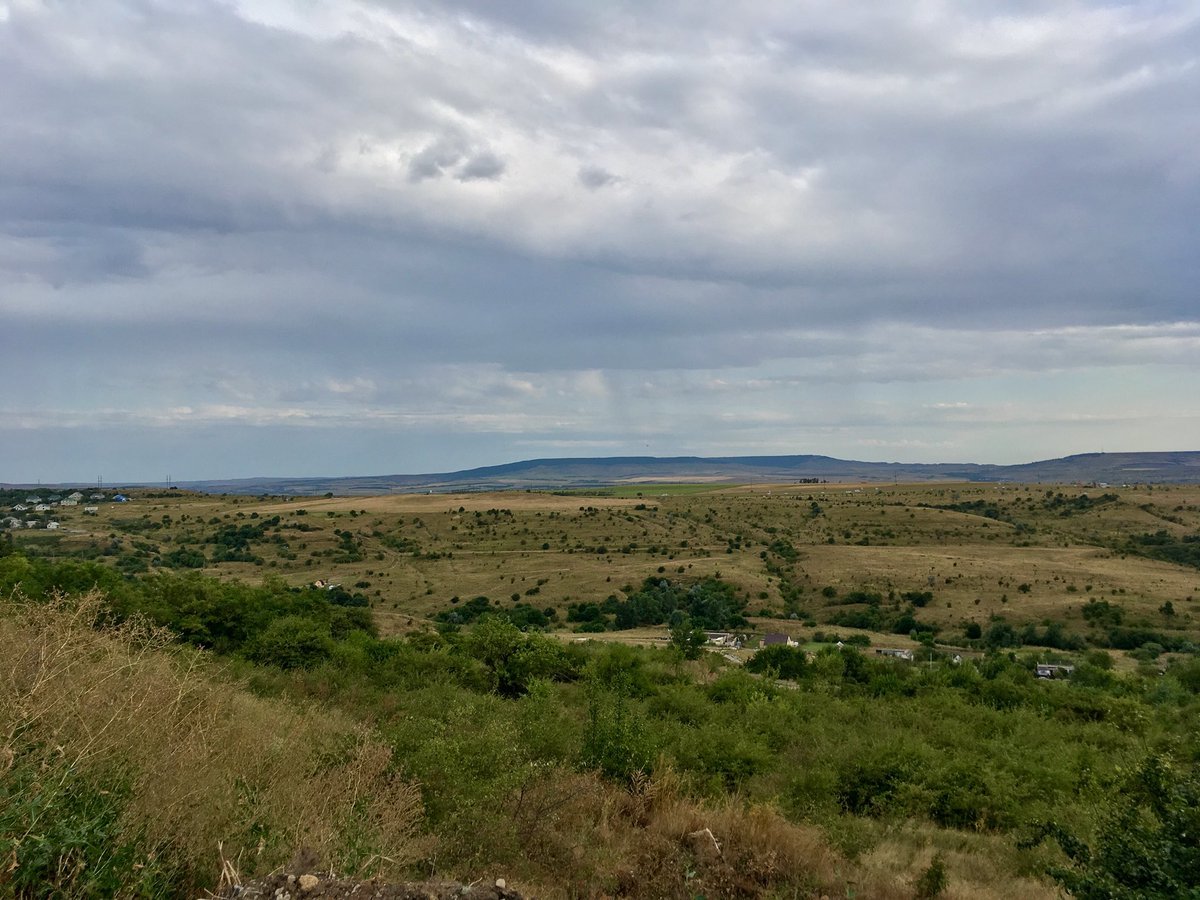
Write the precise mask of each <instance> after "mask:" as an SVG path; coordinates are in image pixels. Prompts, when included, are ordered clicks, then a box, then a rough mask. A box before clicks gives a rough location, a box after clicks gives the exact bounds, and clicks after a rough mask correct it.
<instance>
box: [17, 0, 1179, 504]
mask: <svg viewBox="0 0 1200 900" xmlns="http://www.w3.org/2000/svg"><path fill="white" fill-rule="evenodd" d="M1198 59H1200V9H1197V8H1196V6H1195V4H1194V3H1192V2H1190V0H1163V2H1154V3H1150V2H1143V3H1115V2H1113V3H1104V2H1088V0H1085V2H1079V3H1072V4H1061V5H1052V4H1051V5H1047V4H1041V3H1037V4H1035V3H1032V2H1029V3H1026V2H1018V3H1012V2H1005V3H1001V2H999V0H970V2H966V3H951V2H933V3H928V2H916V0H913V2H897V3H889V4H844V3H837V2H833V0H821V2H818V0H801V2H799V3H788V4H785V3H776V2H770V3H768V2H758V0H752V2H749V3H745V4H734V5H730V4H718V3H710V2H698V3H689V4H678V3H668V2H649V3H632V2H612V3H603V4H599V3H597V4H584V3H551V2H543V0H536V2H523V3H515V4H499V3H485V2H479V0H449V2H444V3H431V2H426V0H411V2H407V0H329V2H325V3H321V4H313V3H305V2H300V0H228V2H218V0H194V2H188V3H177V2H168V0H91V2H87V3H84V2H75V0H71V2H61V3H48V2H42V0H0V84H3V85H5V89H4V90H0V119H2V121H3V122H4V123H5V124H4V128H3V129H2V130H0V343H2V344H3V348H4V351H5V358H6V362H7V364H8V365H7V368H8V371H9V376H8V379H7V380H8V385H7V389H6V391H5V394H4V399H3V400H0V440H4V441H5V444H6V446H8V447H12V448H15V449H14V450H13V452H12V453H10V454H7V456H6V457H5V465H4V466H0V481H3V480H10V481H11V480H20V479H33V478H39V477H40V478H43V479H47V480H49V479H54V478H88V479H90V478H92V477H94V476H95V474H96V472H95V469H96V468H97V467H105V466H108V467H118V466H125V467H126V468H127V471H125V472H122V473H116V472H111V468H110V473H111V474H112V475H114V476H120V475H123V476H124V477H130V478H135V477H144V476H146V475H148V474H151V473H157V472H158V470H160V469H162V467H163V465H164V463H165V458H167V457H170V458H174V459H176V460H178V462H177V463H176V465H175V467H174V468H175V469H179V470H180V471H182V468H186V467H189V466H190V467H192V468H194V469H196V474H197V477H199V475H200V470H201V469H203V470H204V472H203V474H205V475H212V476H233V475H245V474H261V473H264V472H276V473H279V474H285V473H289V472H303V471H311V472H322V473H336V472H348V473H349V472H365V471H404V470H416V469H430V468H438V467H439V466H441V465H442V464H443V463H447V464H448V461H451V460H452V461H453V462H454V464H455V465H468V464H472V463H478V464H485V463H491V462H499V461H502V460H504V459H510V458H516V457H520V456H530V455H554V454H556V453H558V452H570V453H574V454H589V453H613V452H631V451H636V452H662V453H681V452H696V453H706V452H713V453H716V452H720V453H730V452H760V451H762V452H767V451H769V452H821V453H830V454H833V455H842V456H858V457H872V458H891V457H893V456H894V457H896V458H906V459H921V460H929V461H933V460H936V459H968V458H970V459H977V460H980V461H998V462H1003V461H1018V460H1023V459H1027V458H1030V457H1031V456H1051V455H1056V454H1059V453H1066V452H1076V451H1085V450H1093V449H1098V447H1099V446H1101V445H1103V446H1105V447H1107V448H1109V449H1122V448H1127V449H1164V448H1180V447H1195V446H1197V445H1200V409H1198V408H1197V406H1196V402H1195V399H1194V397H1193V396H1192V393H1194V392H1191V391H1189V390H1187V385H1189V384H1192V385H1194V384H1195V383H1196V380H1197V375H1200V371H1198V370H1200V304H1198V301H1197V298H1196V289H1195V286H1196V285H1197V284H1200V231H1198V230H1197V228H1196V225H1195V223H1196V221H1197V219H1198V218H1200V155H1197V153H1196V151H1195V148H1196V146H1197V145H1200V104H1198V103H1197V102H1196V99H1195V98H1196V97H1200V64H1198V62H1197V60H1198ZM963 410H968V413H964V412H962V411H963ZM184 434H192V435H195V436H196V439H195V440H194V441H188V440H182V439H180V436H181V435H184ZM331 434H337V435H341V436H342V438H343V439H337V438H331V437H330V435H331ZM281 435H286V437H285V438H281V437H280V436H281ZM223 439H224V440H226V441H227V443H228V446H229V447H230V448H231V452H230V454H228V455H223V454H220V453H214V451H213V448H214V447H218V446H220V444H221V441H222V440H223ZM237 447H242V448H245V452H244V453H242V454H241V455H239V453H237V452H234V449H235V448H237ZM106 460H107V461H106ZM181 477H182V476H181Z"/></svg>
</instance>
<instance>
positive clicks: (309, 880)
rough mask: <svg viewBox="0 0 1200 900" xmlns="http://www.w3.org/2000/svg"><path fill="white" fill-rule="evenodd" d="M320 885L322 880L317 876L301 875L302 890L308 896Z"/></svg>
mask: <svg viewBox="0 0 1200 900" xmlns="http://www.w3.org/2000/svg"><path fill="white" fill-rule="evenodd" d="M320 883H321V879H320V878H318V877H317V876H316V875H301V876H300V890H302V891H304V893H306V894H307V893H308V892H309V891H311V890H313V889H315V888H316V886H317V885H318V884H320Z"/></svg>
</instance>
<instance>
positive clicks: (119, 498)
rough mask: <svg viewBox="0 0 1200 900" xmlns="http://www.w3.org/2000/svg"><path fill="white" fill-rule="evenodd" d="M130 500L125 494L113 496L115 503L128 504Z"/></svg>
mask: <svg viewBox="0 0 1200 900" xmlns="http://www.w3.org/2000/svg"><path fill="white" fill-rule="evenodd" d="M128 502H129V498H128V497H126V496H125V495H124V494H113V503H128Z"/></svg>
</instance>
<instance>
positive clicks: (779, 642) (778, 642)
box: [762, 631, 800, 647]
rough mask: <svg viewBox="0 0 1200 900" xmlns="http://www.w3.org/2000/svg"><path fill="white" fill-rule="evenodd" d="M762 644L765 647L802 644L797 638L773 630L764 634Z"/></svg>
mask: <svg viewBox="0 0 1200 900" xmlns="http://www.w3.org/2000/svg"><path fill="white" fill-rule="evenodd" d="M762 645H763V646H764V647H775V646H782V647H798V646H800V645H799V644H798V643H797V642H796V641H795V640H793V639H792V638H791V637H789V636H788V635H786V634H783V633H781V632H777V631H772V632H769V633H768V634H765V635H763V639H762Z"/></svg>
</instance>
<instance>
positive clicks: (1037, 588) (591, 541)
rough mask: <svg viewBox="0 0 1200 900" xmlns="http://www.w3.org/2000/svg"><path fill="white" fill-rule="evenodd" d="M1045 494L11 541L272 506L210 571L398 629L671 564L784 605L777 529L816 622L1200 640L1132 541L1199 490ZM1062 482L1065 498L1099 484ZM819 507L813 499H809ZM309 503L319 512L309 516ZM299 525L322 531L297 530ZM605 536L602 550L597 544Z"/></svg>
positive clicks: (773, 500) (561, 604)
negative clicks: (318, 598) (283, 588)
mask: <svg viewBox="0 0 1200 900" xmlns="http://www.w3.org/2000/svg"><path fill="white" fill-rule="evenodd" d="M646 487H647V488H650V486H646ZM1047 490H1048V489H1047V488H1046V487H1044V486H1037V487H1026V488H1016V487H1011V486H994V485H985V486H980V485H950V486H946V485H940V486H928V485H898V486H889V487H882V488H881V487H878V486H861V487H858V488H855V487H853V486H843V485H839V486H836V487H835V486H830V485H821V486H803V487H796V486H793V487H786V486H784V487H762V486H755V487H741V488H721V489H717V490H713V489H712V488H711V486H707V485H705V486H700V487H699V488H697V489H696V490H691V489H687V490H684V489H680V488H674V489H672V491H670V492H662V493H661V494H660V493H655V492H654V491H653V489H652V488H651V489H650V490H645V489H643V493H644V494H645V496H643V497H641V498H638V497H637V496H636V495H635V496H631V497H609V496H606V497H585V496H577V495H573V496H556V495H550V494H538V493H524V492H521V493H504V494H464V495H457V496H447V495H436V496H430V495H408V496H404V495H400V496H388V497H356V498H332V499H296V500H290V501H281V500H278V499H274V500H273V499H269V498H268V499H261V500H260V499H250V498H220V497H201V496H194V495H184V496H180V497H178V498H172V499H163V498H159V499H146V500H138V501H136V502H135V503H133V504H130V505H126V506H116V505H106V506H104V507H102V509H101V515H100V516H98V517H86V516H83V515H82V513H80V512H78V511H63V512H62V514H61V519H62V522H63V524H64V526H65V529H66V530H65V532H60V533H59V534H50V533H47V532H36V531H21V532H19V533H17V534H16V536H15V537H16V541H17V544H18V546H27V547H29V548H30V549H31V550H37V551H40V552H45V553H50V554H54V553H56V552H68V551H78V550H84V551H85V552H91V553H99V552H102V551H103V550H104V549H105V548H108V547H115V548H116V553H117V554H124V555H127V556H141V557H144V559H145V561H147V562H150V561H152V560H153V559H154V558H155V557H156V556H161V555H165V554H167V553H169V552H170V551H171V550H172V549H176V548H178V547H180V546H182V545H183V544H184V542H190V543H189V544H187V545H188V546H192V547H195V548H197V549H199V550H200V551H202V552H205V553H206V554H207V555H210V556H211V552H212V549H213V545H211V544H207V545H206V544H204V543H203V541H204V540H205V539H206V537H209V536H211V535H212V533H213V532H214V531H215V530H216V529H217V528H218V527H219V526H221V525H229V524H235V525H236V524H251V523H253V522H255V521H256V519H255V518H254V516H256V515H257V516H258V517H259V518H258V520H257V521H261V519H263V518H267V517H271V516H275V515H278V516H280V517H281V527H280V528H279V529H278V530H275V529H272V530H271V532H273V533H274V534H277V535H278V537H279V540H281V541H285V542H286V545H284V544H280V543H272V542H271V540H270V539H271V537H272V534H270V533H269V534H268V535H267V536H266V537H265V538H264V539H263V540H259V541H256V542H254V543H253V545H252V547H251V550H252V552H253V553H254V554H256V555H258V556H259V557H260V558H261V559H262V560H263V564H262V565H253V564H250V563H239V562H227V563H220V564H217V565H210V566H209V567H207V568H206V571H209V572H215V573H218V574H221V575H224V576H227V577H234V578H250V579H257V578H260V577H261V576H262V575H263V574H266V573H267V572H270V573H271V574H278V575H280V576H282V577H283V578H285V579H286V580H287V581H289V582H290V583H293V584H300V583H304V582H306V581H312V580H315V579H317V578H326V579H331V580H333V581H337V582H339V583H342V584H344V585H345V586H347V587H350V586H352V585H355V584H363V583H365V584H366V587H363V588H361V590H363V592H364V593H366V594H367V595H368V597H370V598H371V600H372V603H373V605H374V606H375V608H376V609H377V611H378V615H379V618H380V621H381V624H382V625H383V626H384V627H385V628H387V629H392V630H404V629H406V628H408V627H410V622H411V623H413V624H419V623H420V621H421V620H422V619H424V618H425V617H428V616H429V615H430V614H432V613H433V612H435V611H437V610H439V609H443V608H445V607H446V605H447V603H448V601H449V599H450V598H451V597H455V596H457V597H462V598H464V599H465V598H469V597H473V596H478V595H486V596H490V597H492V598H493V599H495V600H502V599H507V598H508V597H509V596H510V595H511V594H513V593H516V594H519V595H520V596H521V598H522V599H523V600H526V601H528V602H531V603H535V604H537V605H538V606H539V607H541V606H545V607H549V608H554V609H557V610H559V611H560V612H561V611H562V610H563V609H564V608H565V606H566V605H567V604H568V603H570V602H575V601H579V600H601V599H603V598H604V597H606V596H608V595H609V594H610V593H614V592H617V591H619V589H620V588H622V587H623V586H625V585H628V584H632V585H637V584H639V583H640V582H641V581H642V579H643V578H645V577H646V576H648V575H652V574H656V573H659V570H660V569H661V571H662V573H663V574H668V575H686V576H688V577H693V576H697V577H698V576H702V575H708V574H715V573H717V572H720V573H721V577H723V578H725V579H727V580H730V581H732V582H734V583H736V584H737V585H739V586H740V588H741V589H742V591H743V592H744V594H745V595H746V596H748V597H749V598H750V602H751V608H752V609H754V610H757V609H759V608H766V609H770V610H775V611H777V612H781V611H783V609H784V601H783V596H782V592H781V584H780V581H779V578H778V577H776V576H773V575H772V574H771V573H770V572H768V570H767V565H766V561H764V560H763V559H762V558H760V556H761V554H762V552H763V551H764V550H765V549H767V548H768V547H769V546H770V544H771V543H772V542H773V541H776V540H783V541H786V542H787V543H789V544H791V545H793V546H795V548H796V549H797V550H798V551H799V557H798V559H797V560H796V561H795V565H794V568H795V571H794V576H793V577H794V581H795V585H796V586H797V587H798V588H799V589H800V590H801V591H802V593H801V595H800V598H801V599H800V601H799V606H800V607H801V609H802V611H803V612H804V613H806V614H808V615H811V616H813V617H814V618H815V619H816V620H817V621H818V622H819V621H822V619H823V617H824V616H825V615H826V613H827V607H829V606H830V604H829V603H828V601H827V600H826V599H825V598H822V597H821V596H820V595H819V593H818V592H819V590H820V589H821V588H823V587H825V586H833V587H835V588H837V589H838V591H839V592H840V593H843V594H844V593H845V592H847V591H849V590H853V589H856V588H860V589H863V588H865V589H871V590H879V591H882V592H884V593H886V591H887V590H889V589H895V590H896V591H898V592H900V591H905V590H926V589H928V590H932V591H933V592H934V595H935V602H934V603H933V604H931V605H930V606H929V607H927V608H926V609H924V610H922V613H921V615H922V618H923V619H926V620H928V621H931V622H934V623H937V624H939V625H942V626H945V627H948V628H950V629H958V628H961V627H962V626H963V625H964V624H965V623H967V622H970V621H977V622H980V623H984V624H985V623H986V622H987V621H988V619H989V617H990V616H992V615H1003V616H1005V617H1006V618H1007V619H1008V620H1009V621H1010V622H1013V623H1014V624H1016V625H1021V624H1024V623H1027V622H1035V623H1041V622H1044V621H1046V620H1054V621H1061V622H1063V623H1065V624H1066V625H1067V626H1068V627H1069V628H1070V629H1072V630H1083V628H1084V627H1085V625H1084V622H1083V619H1082V617H1081V612H1080V611H1081V608H1082V606H1083V604H1084V603H1086V601H1087V600H1089V599H1106V600H1109V601H1111V602H1119V603H1120V604H1121V605H1122V606H1123V607H1124V608H1125V609H1126V610H1127V612H1128V614H1129V615H1130V616H1131V617H1133V618H1136V619H1140V620H1142V621H1144V622H1145V623H1146V624H1148V625H1150V626H1152V627H1155V628H1168V629H1175V630H1178V631H1179V632H1180V633H1183V634H1187V635H1190V636H1191V637H1193V638H1197V637H1200V620H1197V619H1196V617H1195V616H1194V615H1193V613H1192V606H1191V604H1192V603H1193V602H1194V598H1195V597H1198V596H1200V572H1197V571H1196V570H1194V569H1191V568H1188V567H1182V566H1177V565H1172V564H1169V563H1165V562H1160V561H1156V560H1153V559H1147V558H1143V557H1139V556H1133V555H1127V554H1123V553H1122V552H1120V548H1122V547H1123V545H1124V544H1125V543H1126V542H1127V540H1128V538H1129V536H1130V535H1133V534H1138V533H1147V532H1154V531H1157V530H1159V529H1166V530H1167V531H1168V532H1170V533H1172V534H1179V535H1182V534H1186V533H1190V532H1194V531H1196V529H1197V528H1200V488H1197V487H1170V488H1164V487H1159V488H1155V489H1153V490H1148V489H1139V490H1134V489H1120V490H1117V491H1114V493H1117V494H1118V495H1119V500H1118V501H1116V502H1113V503H1107V504H1103V505H1100V506H1097V507H1095V508H1092V509H1089V510H1085V511H1082V512H1073V513H1071V514H1069V515H1063V514H1062V509H1061V508H1060V507H1057V506H1054V505H1052V504H1051V505H1047V504H1048V502H1049V501H1047V498H1046V491H1047ZM1059 490H1060V489H1058V488H1055V489H1053V490H1052V493H1053V492H1055V491H1059ZM1061 492H1062V493H1063V494H1064V495H1066V496H1067V497H1068V498H1069V497H1074V496H1077V495H1079V494H1081V493H1086V492H1085V491H1082V490H1080V489H1071V488H1062V489H1061ZM1090 493H1091V495H1092V496H1096V495H1097V494H1098V493H1101V492H1099V491H1096V490H1094V489H1093V490H1092V491H1091V492H1090ZM812 503H816V504H817V505H818V506H819V507H820V510H821V511H820V514H819V515H815V516H814V515H813V514H812V512H813V511H812V507H811V504H812ZM971 503H986V504H989V505H991V506H992V507H994V508H995V509H996V510H997V511H998V514H999V515H1000V516H1002V518H1001V519H997V518H989V517H988V516H986V515H980V514H977V513H973V512H962V511H956V510H954V509H945V508H935V507H946V506H955V505H957V506H960V507H962V506H964V505H966V504H971ZM639 507H641V508H639ZM300 510H304V511H305V513H306V515H303V516H300V515H297V513H298V512H299V511H300ZM498 510H503V513H500V514H497V513H496V512H494V511H498ZM214 519H215V520H216V522H213V521H212V520H214ZM297 524H299V525H303V526H304V527H307V528H310V529H313V530H312V531H308V532H305V533H301V532H298V531H296V530H294V529H290V528H289V527H288V526H295V525H297ZM154 526H158V527H154ZM335 530H336V531H348V532H351V533H352V535H353V541H354V542H355V544H356V545H357V547H358V552H357V554H356V556H357V557H358V558H347V557H346V556H345V555H344V554H339V552H338V549H337V548H338V547H339V544H340V542H341V538H340V537H339V536H338V535H335V534H334V532H335ZM397 541H399V542H400V543H397ZM830 541H832V543H831V542H830ZM685 543H686V546H684V545H685ZM397 547H402V548H406V549H396V548H397ZM412 547H415V548H418V549H419V555H418V556H414V554H413V552H411V549H408V548H412ZM543 547H546V548H547V549H543ZM600 548H603V550H604V551H605V552H603V553H598V552H596V551H597V550H598V549H600ZM626 549H628V551H629V552H623V551H625V550H626ZM293 555H294V557H295V558H289V557H290V556H293ZM102 558H107V559H109V560H110V561H115V560H116V559H117V557H116V556H112V557H102ZM339 560H341V561H339ZM1021 584H1028V585H1029V590H1028V592H1020V591H1018V590H1017V587H1018V586H1019V585H1021ZM531 589H536V590H535V592H534V593H533V594H531V595H527V592H528V591H530V590H531ZM762 595H765V596H762ZM760 597H761V599H760ZM1167 601H1171V602H1172V603H1173V605H1174V607H1175V609H1176V612H1177V615H1176V616H1174V617H1173V618H1164V617H1163V615H1162V614H1161V613H1160V612H1159V610H1160V607H1162V605H1163V604H1164V603H1165V602H1167ZM560 621H561V619H560Z"/></svg>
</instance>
